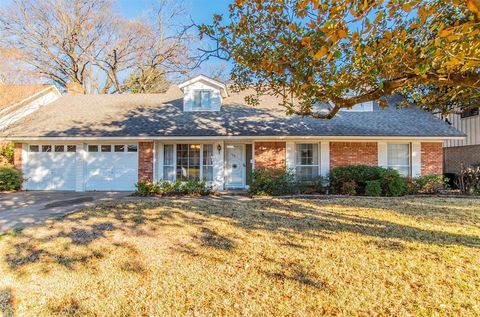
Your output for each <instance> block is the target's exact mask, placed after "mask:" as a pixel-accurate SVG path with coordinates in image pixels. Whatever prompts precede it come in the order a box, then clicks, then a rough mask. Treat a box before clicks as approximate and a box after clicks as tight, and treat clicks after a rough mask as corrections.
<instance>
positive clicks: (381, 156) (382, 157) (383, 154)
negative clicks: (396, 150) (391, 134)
mask: <svg viewBox="0 0 480 317" xmlns="http://www.w3.org/2000/svg"><path fill="white" fill-rule="evenodd" d="M387 153H388V145H387V142H378V166H380V167H385V168H387V167H388V156H387Z"/></svg>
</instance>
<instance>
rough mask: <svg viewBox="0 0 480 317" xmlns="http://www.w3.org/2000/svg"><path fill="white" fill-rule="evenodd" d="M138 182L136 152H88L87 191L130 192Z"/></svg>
mask: <svg viewBox="0 0 480 317" xmlns="http://www.w3.org/2000/svg"><path fill="white" fill-rule="evenodd" d="M137 181H138V155H137V153H136V152H89V153H88V155H87V171H86V186H85V187H86V190H87V191H95V190H96V191H109V190H112V191H114V190H119V191H132V190H135V183H137Z"/></svg>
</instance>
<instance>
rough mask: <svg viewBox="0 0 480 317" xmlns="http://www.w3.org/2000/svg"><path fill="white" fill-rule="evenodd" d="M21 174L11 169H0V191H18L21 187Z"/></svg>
mask: <svg viewBox="0 0 480 317" xmlns="http://www.w3.org/2000/svg"><path fill="white" fill-rule="evenodd" d="M22 183H23V176H22V173H21V172H20V171H19V170H17V169H15V168H13V167H0V191H10V190H18V189H20V188H21V187H22Z"/></svg>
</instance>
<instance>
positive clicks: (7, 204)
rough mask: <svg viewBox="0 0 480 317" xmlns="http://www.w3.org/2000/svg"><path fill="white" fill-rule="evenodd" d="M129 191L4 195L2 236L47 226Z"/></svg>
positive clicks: (0, 197)
mask: <svg viewBox="0 0 480 317" xmlns="http://www.w3.org/2000/svg"><path fill="white" fill-rule="evenodd" d="M129 195H131V193H125V192H121V193H119V192H112V193H103V192H91V193H74V192H18V193H0V233H2V232H5V231H8V230H12V229H16V228H23V227H26V226H30V225H35V224H40V223H43V222H44V221H45V220H47V219H51V218H57V217H61V216H64V215H66V214H68V213H71V212H72V211H75V210H78V209H81V208H84V207H88V206H91V205H93V204H95V203H96V202H100V201H107V200H115V199H122V198H125V197H127V196H129Z"/></svg>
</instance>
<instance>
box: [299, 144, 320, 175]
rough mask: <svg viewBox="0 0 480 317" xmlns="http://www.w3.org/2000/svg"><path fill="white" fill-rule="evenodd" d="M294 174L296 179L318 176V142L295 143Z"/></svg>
mask: <svg viewBox="0 0 480 317" xmlns="http://www.w3.org/2000/svg"><path fill="white" fill-rule="evenodd" d="M295 150H296V151H295V152H296V160H295V176H296V178H297V179H298V180H313V179H315V178H316V177H318V144H316V143H307V144H296V149H295Z"/></svg>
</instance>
